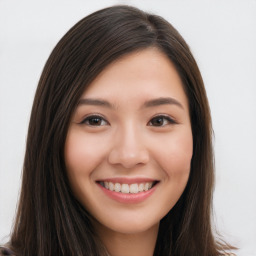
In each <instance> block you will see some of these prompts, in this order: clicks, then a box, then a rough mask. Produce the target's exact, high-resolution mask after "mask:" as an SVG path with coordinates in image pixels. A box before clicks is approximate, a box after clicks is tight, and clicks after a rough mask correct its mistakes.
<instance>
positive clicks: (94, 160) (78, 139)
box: [65, 131, 104, 174]
mask: <svg viewBox="0 0 256 256" xmlns="http://www.w3.org/2000/svg"><path fill="white" fill-rule="evenodd" d="M85 137H86V138H85ZM101 143H102V141H100V140H99V141H97V139H96V141H95V139H90V137H88V136H84V134H83V133H82V132H72V131H71V132H69V133H68V136H67V139H66V143H65V163H66V167H67V170H68V172H69V174H70V173H71V172H72V173H79V172H81V174H89V173H90V172H91V171H92V170H93V168H95V166H97V165H98V163H99V162H100V160H101V155H102V154H103V151H104V147H102V146H101Z"/></svg>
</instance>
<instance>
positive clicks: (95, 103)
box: [78, 98, 114, 108]
mask: <svg viewBox="0 0 256 256" xmlns="http://www.w3.org/2000/svg"><path fill="white" fill-rule="evenodd" d="M79 105H93V106H103V107H108V108H114V106H113V105H112V104H110V103H109V102H108V101H106V100H102V99H90V98H87V99H80V100H79V101H78V106H79Z"/></svg>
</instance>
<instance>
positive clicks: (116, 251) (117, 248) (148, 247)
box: [98, 224, 159, 256]
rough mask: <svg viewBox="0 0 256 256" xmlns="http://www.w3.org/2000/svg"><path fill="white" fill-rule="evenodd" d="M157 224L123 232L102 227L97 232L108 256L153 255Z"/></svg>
mask: <svg viewBox="0 0 256 256" xmlns="http://www.w3.org/2000/svg"><path fill="white" fill-rule="evenodd" d="M158 228H159V224H156V225H155V226H153V227H151V228H150V229H149V230H146V231H143V232H140V233H135V234H123V233H118V232H115V231H113V230H110V229H107V228H104V229H102V228H101V229H100V230H99V229H98V231H100V232H98V234H99V237H100V239H101V241H102V242H103V244H104V246H105V247H106V249H107V251H108V252H109V254H110V256H131V255H132V256H153V254H154V249H155V245H156V240H157V234H158Z"/></svg>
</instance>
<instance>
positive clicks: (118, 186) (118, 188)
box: [98, 181, 158, 194]
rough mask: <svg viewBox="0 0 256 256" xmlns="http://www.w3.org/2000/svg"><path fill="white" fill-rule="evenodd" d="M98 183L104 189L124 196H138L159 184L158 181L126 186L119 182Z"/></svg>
mask: <svg viewBox="0 0 256 256" xmlns="http://www.w3.org/2000/svg"><path fill="white" fill-rule="evenodd" d="M98 183H99V184H100V185H101V186H102V187H103V188H105V189H107V190H110V191H113V192H119V193H123V194H138V193H141V192H145V191H148V190H150V189H152V188H153V187H154V186H155V185H156V184H157V183H158V181H151V182H140V183H133V184H125V183H118V182H116V183H114V182H110V181H99V182H98Z"/></svg>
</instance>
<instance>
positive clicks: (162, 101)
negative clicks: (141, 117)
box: [78, 97, 184, 109]
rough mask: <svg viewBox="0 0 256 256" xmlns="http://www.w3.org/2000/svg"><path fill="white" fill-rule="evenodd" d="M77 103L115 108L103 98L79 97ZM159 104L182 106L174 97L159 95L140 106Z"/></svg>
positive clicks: (146, 106)
mask: <svg viewBox="0 0 256 256" xmlns="http://www.w3.org/2000/svg"><path fill="white" fill-rule="evenodd" d="M79 105H93V106H102V107H107V108H115V106H114V105H112V104H111V103H110V102H108V101H106V100H103V99H92V98H84V99H80V100H79V101H78V106H79ZM161 105H176V106H178V107H180V108H182V109H184V107H183V106H182V104H181V103H180V102H179V101H177V100H176V99H174V98H170V97H160V98H156V99H152V100H148V101H146V102H144V104H143V105H142V108H148V107H156V106H161Z"/></svg>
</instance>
